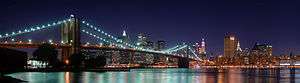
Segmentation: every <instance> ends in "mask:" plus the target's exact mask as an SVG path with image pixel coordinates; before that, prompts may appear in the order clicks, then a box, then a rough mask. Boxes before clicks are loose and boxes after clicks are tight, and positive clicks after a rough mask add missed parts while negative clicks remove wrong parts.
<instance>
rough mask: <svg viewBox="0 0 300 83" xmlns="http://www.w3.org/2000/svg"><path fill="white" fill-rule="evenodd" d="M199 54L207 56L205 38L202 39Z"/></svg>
mask: <svg viewBox="0 0 300 83" xmlns="http://www.w3.org/2000/svg"><path fill="white" fill-rule="evenodd" d="M199 53H200V54H206V51H205V41H204V38H202V41H201V47H200V48H199Z"/></svg>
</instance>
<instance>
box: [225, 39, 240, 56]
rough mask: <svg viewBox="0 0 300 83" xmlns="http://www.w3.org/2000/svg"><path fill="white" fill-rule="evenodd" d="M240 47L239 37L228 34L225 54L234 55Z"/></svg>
mask: <svg viewBox="0 0 300 83" xmlns="http://www.w3.org/2000/svg"><path fill="white" fill-rule="evenodd" d="M237 47H238V39H237V38H236V36H235V35H234V34H227V35H226V36H225V38H224V56H225V57H234V52H235V51H236V49H237Z"/></svg>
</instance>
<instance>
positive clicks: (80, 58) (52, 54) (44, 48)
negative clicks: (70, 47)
mask: <svg viewBox="0 0 300 83" xmlns="http://www.w3.org/2000/svg"><path fill="white" fill-rule="evenodd" d="M33 57H34V59H35V60H38V61H42V62H47V63H48V66H47V68H50V67H51V68H57V67H60V66H62V64H63V62H61V61H59V59H58V58H57V57H58V51H57V50H56V49H55V47H54V46H52V45H51V44H42V45H41V46H39V47H38V49H37V50H35V51H34V52H33ZM69 61H70V63H69V65H68V66H71V67H72V68H81V67H84V68H99V67H103V66H105V64H106V58H105V57H104V56H96V57H91V58H86V57H85V56H84V55H83V54H82V53H78V54H73V55H71V56H70V57H69Z"/></svg>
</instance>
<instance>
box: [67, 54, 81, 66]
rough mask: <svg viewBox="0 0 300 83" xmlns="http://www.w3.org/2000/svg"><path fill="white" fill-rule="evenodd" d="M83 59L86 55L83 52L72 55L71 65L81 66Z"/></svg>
mask: <svg viewBox="0 0 300 83" xmlns="http://www.w3.org/2000/svg"><path fill="white" fill-rule="evenodd" d="M83 60H84V56H83V54H82V53H78V54H73V55H72V56H71V57H70V62H71V63H70V65H71V66H73V67H75V68H79V67H80V65H81V63H82V61H83Z"/></svg>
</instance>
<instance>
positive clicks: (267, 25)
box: [0, 0, 300, 55]
mask: <svg viewBox="0 0 300 83" xmlns="http://www.w3.org/2000/svg"><path fill="white" fill-rule="evenodd" d="M299 4H300V2H299V1H297V0H281V1H276V0H268V1H266V0H194V1H188V0H181V1H176V0H147V1H146V0H135V1H131V0H130V1H129V0H120V1H116V0H97V1H96V0H95V1H88V0H82V1H75V0H57V1H55V0H49V1H44V0H37V1H30V0H7V1H3V0H1V1H0V10H1V11H0V28H1V31H0V33H1V34H3V33H6V32H12V31H16V30H19V29H25V28H24V27H26V26H31V25H32V26H33V25H35V24H43V23H47V22H49V21H55V20H57V19H61V18H66V17H68V16H69V15H70V14H76V15H80V16H82V17H84V18H86V19H88V20H89V21H90V22H92V23H95V24H98V25H101V26H103V29H104V30H105V31H108V32H109V33H112V34H114V35H121V32H122V30H124V29H125V30H126V31H128V32H129V35H130V36H131V38H133V37H135V36H136V35H137V33H139V32H146V33H149V34H151V37H152V39H153V40H159V39H163V40H166V41H168V42H169V45H170V46H171V45H175V44H176V43H177V42H181V41H188V42H195V41H200V40H201V38H206V40H207V48H208V51H210V52H214V53H215V54H221V53H223V38H224V35H225V33H228V32H232V33H235V34H236V35H237V36H238V38H239V40H240V42H241V46H242V48H246V47H247V48H252V46H253V45H254V43H255V42H260V43H270V44H272V46H273V48H274V53H275V54H276V55H279V54H283V53H288V51H287V50H286V49H288V48H291V49H295V51H298V53H300V52H299V51H300V37H299V35H300V33H299V31H300V5H299ZM124 26H126V28H124ZM34 34H35V33H34ZM33 36H36V35H33ZM283 49H284V50H283Z"/></svg>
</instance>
